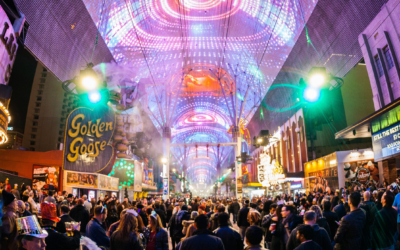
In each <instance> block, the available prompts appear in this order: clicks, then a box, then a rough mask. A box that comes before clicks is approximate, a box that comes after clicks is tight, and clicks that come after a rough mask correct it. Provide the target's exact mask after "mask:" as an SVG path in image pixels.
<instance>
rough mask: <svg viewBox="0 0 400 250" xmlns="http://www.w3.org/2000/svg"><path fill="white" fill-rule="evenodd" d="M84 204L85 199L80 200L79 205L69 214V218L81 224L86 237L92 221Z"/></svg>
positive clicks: (82, 232)
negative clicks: (87, 227)
mask: <svg viewBox="0 0 400 250" xmlns="http://www.w3.org/2000/svg"><path fill="white" fill-rule="evenodd" d="M84 202H85V201H84V200H83V199H78V201H77V205H76V206H75V207H73V208H72V209H71V211H70V212H69V216H71V218H72V219H74V220H75V221H78V222H80V223H81V234H82V235H85V233H86V225H87V224H88V223H89V220H90V216H89V212H88V211H87V210H86V208H85V207H84V206H83V204H84Z"/></svg>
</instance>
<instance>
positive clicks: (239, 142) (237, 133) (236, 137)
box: [232, 126, 243, 198]
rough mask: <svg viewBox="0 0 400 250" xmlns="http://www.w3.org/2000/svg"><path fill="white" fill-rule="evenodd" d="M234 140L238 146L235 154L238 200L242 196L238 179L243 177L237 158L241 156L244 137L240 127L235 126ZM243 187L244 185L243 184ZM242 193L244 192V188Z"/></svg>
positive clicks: (235, 147)
mask: <svg viewBox="0 0 400 250" xmlns="http://www.w3.org/2000/svg"><path fill="white" fill-rule="evenodd" d="M232 140H233V142H236V145H234V148H233V152H234V153H235V178H236V198H241V197H242V194H239V193H238V181H237V179H238V178H239V177H241V175H242V172H241V170H242V169H241V167H240V164H238V162H237V160H236V157H238V156H240V154H241V152H242V136H241V135H240V129H239V127H237V126H235V127H234V128H233V129H232ZM242 185H243V184H242ZM242 192H243V187H242Z"/></svg>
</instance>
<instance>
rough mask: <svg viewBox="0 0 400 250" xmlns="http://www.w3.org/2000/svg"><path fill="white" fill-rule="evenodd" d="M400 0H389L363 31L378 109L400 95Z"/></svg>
mask: <svg viewBox="0 0 400 250" xmlns="http://www.w3.org/2000/svg"><path fill="white" fill-rule="evenodd" d="M399 3H400V0H391V1H388V2H387V3H386V4H384V6H383V7H382V9H381V11H380V12H379V13H378V15H377V16H376V17H375V18H374V19H373V21H372V22H371V23H370V24H369V25H368V26H367V28H366V29H365V30H364V31H363V32H362V33H361V34H360V35H359V37H358V40H359V43H360V46H361V50H362V53H363V56H364V59H365V63H366V65H367V70H368V75H369V79H370V81H371V88H372V92H373V100H374V106H375V110H379V109H381V108H383V107H384V106H386V105H388V104H389V103H391V102H393V101H394V100H396V99H397V98H399V97H400V78H399V77H400V66H399V59H400V57H399V56H400V36H399V32H400V21H399V20H398V18H397V17H398V16H399V15H400V5H399Z"/></svg>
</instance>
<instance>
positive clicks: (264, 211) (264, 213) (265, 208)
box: [261, 200, 273, 219]
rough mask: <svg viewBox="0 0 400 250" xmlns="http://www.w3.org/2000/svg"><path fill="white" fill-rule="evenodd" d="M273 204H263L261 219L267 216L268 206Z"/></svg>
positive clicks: (268, 202)
mask: <svg viewBox="0 0 400 250" xmlns="http://www.w3.org/2000/svg"><path fill="white" fill-rule="evenodd" d="M272 204H273V202H272V201H271V200H267V201H265V202H264V206H263V211H262V212H261V218H262V219H264V217H265V216H267V215H269V209H270V206H271V205H272Z"/></svg>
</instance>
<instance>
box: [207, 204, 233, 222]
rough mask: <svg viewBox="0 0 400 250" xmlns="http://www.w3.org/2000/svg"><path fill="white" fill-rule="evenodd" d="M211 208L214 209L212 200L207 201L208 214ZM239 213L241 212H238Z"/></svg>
mask: <svg viewBox="0 0 400 250" xmlns="http://www.w3.org/2000/svg"><path fill="white" fill-rule="evenodd" d="M211 207H212V201H211V200H207V202H206V210H205V211H206V213H207V214H208V213H209V212H211ZM238 212H239V210H238ZM236 218H237V213H236Z"/></svg>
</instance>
